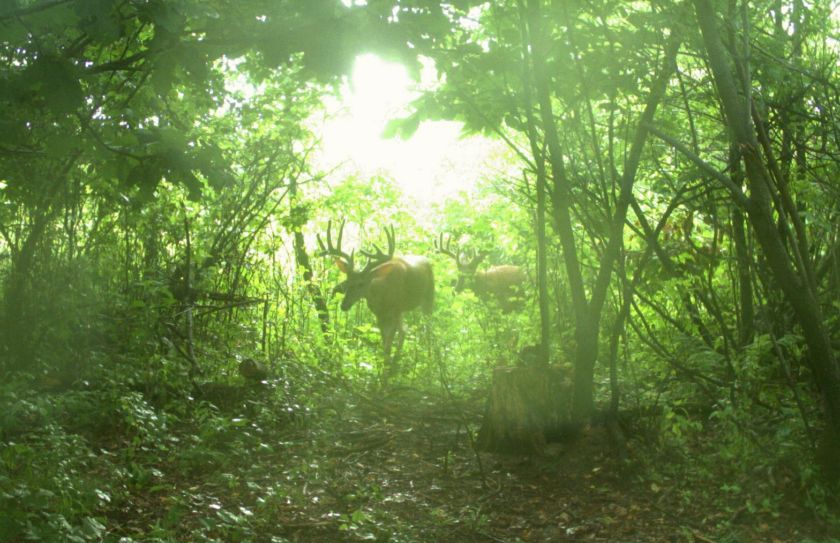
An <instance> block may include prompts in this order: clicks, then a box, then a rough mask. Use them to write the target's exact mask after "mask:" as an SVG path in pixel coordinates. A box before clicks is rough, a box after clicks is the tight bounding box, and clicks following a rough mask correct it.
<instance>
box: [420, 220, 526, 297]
mask: <svg viewBox="0 0 840 543" xmlns="http://www.w3.org/2000/svg"><path fill="white" fill-rule="evenodd" d="M435 245H436V247H437V249H438V252H440V253H442V254H445V255H447V256H449V257H451V258H452V259H454V260H455V264H456V265H457V267H458V280H457V282H456V283H455V292H461V291H462V290H464V289H469V290H472V291H473V292H474V293H475V295H476V296H478V297H479V298H480V299H481V300H484V301H487V300H495V301H496V302H497V303H498V304H499V307H500V308H501V309H502V311H504V312H505V313H507V312H510V311H513V310H516V309H520V308H521V307H522V302H523V298H522V294H523V289H524V287H525V284H526V282H527V280H528V278H527V276H526V275H525V270H523V269H522V267H520V266H514V265H510V264H504V265H500V266H491V267H489V268H487V269H486V270H479V269H478V265H479V264H480V263H481V261H482V260H484V257H485V256H486V255H485V254H483V253H481V254H479V255H477V256H473V257H472V258H470V257H468V256H467V255H466V254H464V253H458V252H457V248H456V249H453V248H452V239H451V238H449V239H447V241H446V243H445V244H444V242H443V234H441V236H440V240H439V241H438V242H435Z"/></svg>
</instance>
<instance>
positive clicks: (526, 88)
mask: <svg viewBox="0 0 840 543" xmlns="http://www.w3.org/2000/svg"><path fill="white" fill-rule="evenodd" d="M520 7H521V6H520ZM524 11H525V10H524V9H520V12H519V13H520V19H519V30H520V33H521V35H522V51H523V53H522V56H523V59H522V92H523V95H524V96H525V103H526V108H525V111H526V112H527V113H526V116H527V119H528V141H529V143H530V145H531V154H532V155H533V156H534V164H535V165H536V175H537V182H536V189H535V190H536V192H537V195H536V196H537V210H536V217H535V218H534V229H535V231H536V234H537V293H538V299H539V306H540V353H539V354H540V362H541V363H542V364H545V365H547V364H548V358H549V354H550V351H551V314H550V312H549V309H548V272H547V269H548V267H547V259H548V255H547V253H546V250H547V248H546V233H545V212H546V192H547V187H546V171H545V153H544V152H543V151H542V149H540V145H539V141H538V136H537V129H536V121H535V120H534V113H533V101H534V99H533V96H532V94H531V85H532V84H533V76H532V74H531V65H532V62H533V59H531V58H530V56H529V55H528V44H529V43H530V42H531V40H530V39H529V37H528V25H527V24H526V22H525V13H524Z"/></svg>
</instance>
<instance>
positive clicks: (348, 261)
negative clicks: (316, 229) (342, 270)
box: [316, 220, 353, 270]
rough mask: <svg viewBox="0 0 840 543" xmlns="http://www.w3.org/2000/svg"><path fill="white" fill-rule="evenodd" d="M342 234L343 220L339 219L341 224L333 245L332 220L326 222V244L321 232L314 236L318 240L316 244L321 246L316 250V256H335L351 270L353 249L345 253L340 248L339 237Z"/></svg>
mask: <svg viewBox="0 0 840 543" xmlns="http://www.w3.org/2000/svg"><path fill="white" fill-rule="evenodd" d="M343 235H344V220H342V221H341V226H339V227H338V239H337V240H336V245H333V242H332V220H330V221H328V222H327V244H326V245H324V241H323V240H322V239H321V234H318V235H317V236H316V238H317V240H318V246H319V247H320V248H321V250H320V251H318V256H334V257H336V258H339V259H341V260H342V261H343V262H344V264H345V265H346V266H347V269H348V270H353V251H351V252H350V254H347V253H345V252H344V251H342V250H341V237H342V236H343Z"/></svg>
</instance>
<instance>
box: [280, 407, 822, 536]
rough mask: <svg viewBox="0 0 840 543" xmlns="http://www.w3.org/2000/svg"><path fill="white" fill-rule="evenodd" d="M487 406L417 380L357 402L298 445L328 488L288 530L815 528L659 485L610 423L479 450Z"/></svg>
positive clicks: (783, 531)
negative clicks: (621, 462)
mask: <svg viewBox="0 0 840 543" xmlns="http://www.w3.org/2000/svg"><path fill="white" fill-rule="evenodd" d="M480 411H481V405H480V402H479V401H476V402H467V403H459V404H453V403H452V402H448V401H445V400H441V399H440V398H431V397H428V396H424V395H422V394H420V393H417V392H412V391H403V393H402V394H399V395H395V396H391V397H389V398H385V399H383V398H377V399H372V398H371V399H363V400H361V401H360V402H359V403H358V404H357V405H350V406H347V409H346V410H344V411H343V412H342V413H341V415H340V418H341V422H340V424H339V426H338V427H337V428H335V429H334V431H333V432H328V431H325V433H324V434H323V435H322V436H321V438H323V440H324V441H321V440H320V439H316V442H317V443H318V445H316V446H315V447H314V448H313V449H311V450H310V451H309V452H304V451H299V452H300V453H301V454H302V455H303V456H307V455H308V454H311V452H312V451H317V452H316V454H317V455H318V456H319V457H318V458H317V459H316V458H312V457H311V456H310V458H311V459H312V461H313V463H316V464H318V465H319V466H321V467H322V473H321V475H322V478H321V481H322V484H323V487H322V488H320V489H319V490H317V491H314V490H313V493H314V494H317V495H318V496H321V499H312V500H310V501H309V505H307V506H306V507H303V508H301V507H293V508H290V509H289V510H288V511H286V513H287V514H288V516H287V518H286V519H285V521H287V522H288V526H289V527H291V529H290V530H289V531H286V532H285V537H287V538H289V539H290V540H292V541H363V540H370V541H429V542H433V541H434V542H439V541H440V542H445V541H452V542H471V541H476V542H479V541H495V542H515V541H611V542H645V541H651V542H653V541H656V542H661V541H672V542H683V541H685V542H709V541H799V540H802V539H803V535H804V534H803V533H802V531H803V530H802V528H803V526H804V528H805V530H806V531H807V529H808V525H807V521H805V522H804V524H803V520H802V519H801V518H763V517H757V516H750V515H747V514H746V513H745V512H744V511H743V510H742V509H735V513H734V514H733V513H727V512H722V511H717V510H715V508H714V507H713V506H712V505H711V504H710V503H701V502H700V501H698V500H697V499H693V500H690V499H688V498H687V496H688V495H689V493H688V492H686V491H687V490H691V489H689V488H687V486H689V485H693V484H695V483H689V482H688V481H685V482H681V481H673V480H670V482H669V483H668V484H667V485H666V484H656V483H653V482H651V478H649V477H647V476H645V475H644V474H643V473H642V470H641V468H638V467H637V468H635V473H630V472H629V470H628V469H625V470H624V473H621V471H620V470H619V469H618V466H616V465H615V462H614V461H613V459H612V457H611V455H610V450H609V446H608V443H607V438H606V435H605V433H604V432H603V431H602V430H601V429H600V428H590V429H588V430H587V431H586V432H584V433H583V434H582V435H580V436H579V437H578V438H576V439H575V440H574V441H570V442H567V443H560V444H551V445H549V446H548V447H547V448H546V451H545V453H544V454H543V455H541V456H538V457H532V458H521V457H513V456H503V455H491V454H485V453H482V454H481V455H480V457H477V456H476V455H475V454H474V452H473V451H472V448H471V445H470V438H469V436H468V435H467V433H466V431H465V429H464V424H463V423H464V422H465V421H469V423H470V424H475V423H476V421H480V419H481V413H480ZM472 430H473V431H475V427H473V428H472ZM632 444H633V443H632V442H631V445H632ZM479 458H480V461H479ZM684 461H685V460H684ZM325 466H328V467H327V468H325ZM694 490H697V489H696V488H695V489H694ZM711 490H712V491H714V488H711ZM697 494H703V493H697ZM705 494H706V495H708V493H705ZM342 511H343V513H339V512H342ZM737 517H741V518H737ZM281 522H282V520H281Z"/></svg>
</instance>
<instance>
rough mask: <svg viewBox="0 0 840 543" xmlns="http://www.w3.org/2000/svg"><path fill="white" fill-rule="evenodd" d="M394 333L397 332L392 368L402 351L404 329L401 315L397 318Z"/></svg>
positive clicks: (397, 361)
mask: <svg viewBox="0 0 840 543" xmlns="http://www.w3.org/2000/svg"><path fill="white" fill-rule="evenodd" d="M396 334H397V352H396V354H395V355H394V362H393V363H394V368H396V367H397V364H398V363H399V359H400V354H401V353H402V348H403V342H404V341H405V329H404V328H403V324H402V315H400V316H399V318H398V319H397V326H396Z"/></svg>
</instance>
